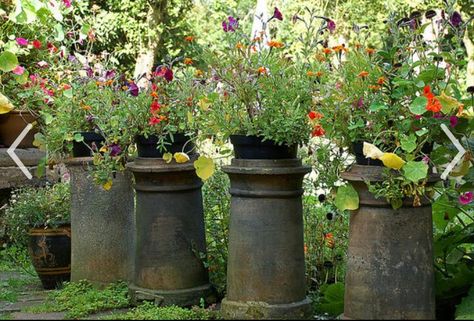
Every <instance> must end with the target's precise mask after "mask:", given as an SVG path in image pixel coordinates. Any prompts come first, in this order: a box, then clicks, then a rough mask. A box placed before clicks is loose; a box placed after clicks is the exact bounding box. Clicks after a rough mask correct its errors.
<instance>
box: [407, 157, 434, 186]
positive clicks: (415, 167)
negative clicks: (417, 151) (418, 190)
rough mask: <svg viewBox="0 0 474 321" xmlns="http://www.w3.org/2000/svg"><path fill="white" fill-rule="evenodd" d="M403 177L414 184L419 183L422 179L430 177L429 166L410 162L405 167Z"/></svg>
mask: <svg viewBox="0 0 474 321" xmlns="http://www.w3.org/2000/svg"><path fill="white" fill-rule="evenodd" d="M402 169H403V176H405V178H406V179H408V180H409V181H412V182H413V183H418V181H419V180H420V179H424V178H426V176H427V175H428V165H426V164H425V163H424V162H415V161H409V162H407V163H406V164H405V165H403V168H402Z"/></svg>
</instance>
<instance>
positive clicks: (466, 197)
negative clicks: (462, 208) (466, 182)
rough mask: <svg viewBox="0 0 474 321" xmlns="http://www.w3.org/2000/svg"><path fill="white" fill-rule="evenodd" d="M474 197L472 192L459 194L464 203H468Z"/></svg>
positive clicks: (460, 201)
mask: <svg viewBox="0 0 474 321" xmlns="http://www.w3.org/2000/svg"><path fill="white" fill-rule="evenodd" d="M473 198H474V194H473V193H472V192H466V193H463V194H461V195H459V203H461V204H462V205H467V204H469V203H471V202H472V199H473Z"/></svg>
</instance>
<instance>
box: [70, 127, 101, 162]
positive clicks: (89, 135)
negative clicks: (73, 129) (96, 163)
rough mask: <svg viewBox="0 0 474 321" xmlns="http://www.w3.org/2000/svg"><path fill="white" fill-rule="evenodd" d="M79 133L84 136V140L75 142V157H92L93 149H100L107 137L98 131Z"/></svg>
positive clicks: (73, 151)
mask: <svg viewBox="0 0 474 321" xmlns="http://www.w3.org/2000/svg"><path fill="white" fill-rule="evenodd" d="M79 134H81V135H82V137H84V140H83V141H82V142H76V141H74V142H73V145H72V156H73V157H90V156H92V150H91V149H92V148H97V149H100V148H101V147H102V145H103V144H104V142H105V138H104V137H103V136H102V135H101V134H97V133H96V132H80V133H79ZM94 145H95V147H94Z"/></svg>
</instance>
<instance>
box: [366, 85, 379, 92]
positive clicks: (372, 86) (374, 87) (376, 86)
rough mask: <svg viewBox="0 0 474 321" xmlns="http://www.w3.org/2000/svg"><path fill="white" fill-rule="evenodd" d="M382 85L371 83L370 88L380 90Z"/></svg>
mask: <svg viewBox="0 0 474 321" xmlns="http://www.w3.org/2000/svg"><path fill="white" fill-rule="evenodd" d="M381 88H382V87H380V86H379V85H369V89H372V90H376V91H377V90H380V89H381Z"/></svg>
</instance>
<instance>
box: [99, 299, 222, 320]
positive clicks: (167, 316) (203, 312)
mask: <svg viewBox="0 0 474 321" xmlns="http://www.w3.org/2000/svg"><path fill="white" fill-rule="evenodd" d="M220 319H221V316H220V314H219V312H218V311H216V310H212V309H204V308H200V307H193V308H191V309H186V308H180V307H177V306H169V307H157V306H155V305H154V304H153V303H151V302H145V303H143V304H142V305H140V306H138V307H136V308H133V309H131V310H130V311H128V312H125V313H114V314H111V315H108V316H105V317H103V318H101V320H220Z"/></svg>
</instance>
